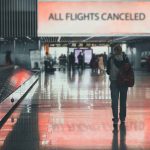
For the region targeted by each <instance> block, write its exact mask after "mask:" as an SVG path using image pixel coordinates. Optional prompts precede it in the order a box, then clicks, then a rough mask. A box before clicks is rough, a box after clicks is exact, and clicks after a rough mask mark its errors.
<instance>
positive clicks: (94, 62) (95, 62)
mask: <svg viewBox="0 0 150 150" xmlns="http://www.w3.org/2000/svg"><path fill="white" fill-rule="evenodd" d="M90 67H91V69H92V73H97V72H98V57H97V56H96V55H95V54H93V55H92V58H91V61H90Z"/></svg>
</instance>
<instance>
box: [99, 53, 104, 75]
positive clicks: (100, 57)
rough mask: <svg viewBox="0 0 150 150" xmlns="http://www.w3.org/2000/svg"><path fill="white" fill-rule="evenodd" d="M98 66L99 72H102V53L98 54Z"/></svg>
mask: <svg viewBox="0 0 150 150" xmlns="http://www.w3.org/2000/svg"><path fill="white" fill-rule="evenodd" d="M98 68H99V70H100V74H102V73H104V60H103V55H100V56H99V57H98Z"/></svg>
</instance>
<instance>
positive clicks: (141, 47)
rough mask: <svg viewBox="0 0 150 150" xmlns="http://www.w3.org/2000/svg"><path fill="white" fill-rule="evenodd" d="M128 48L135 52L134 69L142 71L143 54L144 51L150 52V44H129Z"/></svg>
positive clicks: (147, 42) (146, 42)
mask: <svg viewBox="0 0 150 150" xmlns="http://www.w3.org/2000/svg"><path fill="white" fill-rule="evenodd" d="M128 48H129V49H130V50H131V51H132V52H133V57H134V58H133V60H134V67H135V69H136V70H140V69H141V65H140V61H141V53H142V51H150V42H149V41H145V42H144V41H142V42H137V43H134V44H133V43H132V44H128Z"/></svg>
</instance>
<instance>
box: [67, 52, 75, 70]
mask: <svg viewBox="0 0 150 150" xmlns="http://www.w3.org/2000/svg"><path fill="white" fill-rule="evenodd" d="M68 61H69V62H68V69H69V71H71V70H72V71H74V65H75V56H74V53H73V52H71V53H70V55H69V58H68Z"/></svg>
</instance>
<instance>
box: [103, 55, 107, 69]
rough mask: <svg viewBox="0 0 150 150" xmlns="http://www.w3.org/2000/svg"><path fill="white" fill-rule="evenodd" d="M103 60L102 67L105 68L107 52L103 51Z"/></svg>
mask: <svg viewBox="0 0 150 150" xmlns="http://www.w3.org/2000/svg"><path fill="white" fill-rule="evenodd" d="M103 61H104V68H106V66H107V54H106V52H104V54H103Z"/></svg>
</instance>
